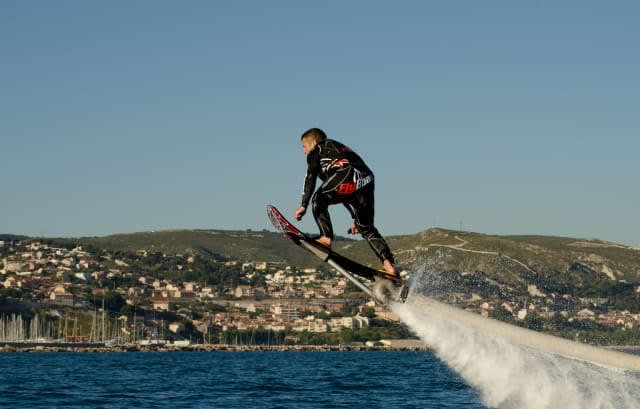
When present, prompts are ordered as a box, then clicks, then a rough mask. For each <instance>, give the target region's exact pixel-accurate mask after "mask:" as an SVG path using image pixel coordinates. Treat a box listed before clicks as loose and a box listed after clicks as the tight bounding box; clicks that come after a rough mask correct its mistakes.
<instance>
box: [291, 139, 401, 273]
mask: <svg viewBox="0 0 640 409" xmlns="http://www.w3.org/2000/svg"><path fill="white" fill-rule="evenodd" d="M300 140H301V141H302V150H303V151H304V154H305V155H307V174H306V177H305V179H304V188H303V193H302V204H301V206H300V207H299V208H298V209H297V210H296V211H295V218H296V220H300V219H302V216H304V215H305V213H306V212H307V208H308V206H309V202H310V201H311V202H312V207H313V216H314V218H315V220H316V223H317V225H318V228H319V229H320V237H319V238H318V239H317V242H318V243H320V244H322V245H323V246H325V247H328V248H331V242H332V240H333V238H334V234H333V226H332V224H331V218H330V216H329V205H333V204H338V203H342V204H343V205H344V206H345V207H346V208H347V210H349V213H350V214H351V216H352V217H353V225H352V226H351V228H350V229H349V232H350V233H351V234H356V233H358V232H360V234H361V235H362V237H363V238H364V239H365V240H367V242H368V243H369V246H370V247H371V249H373V251H374V252H375V254H376V255H377V256H378V258H379V259H380V261H382V265H383V266H384V269H385V271H386V272H387V274H389V275H392V276H398V272H397V271H396V268H395V266H394V259H393V254H392V253H391V249H389V246H388V245H387V242H386V241H385V240H384V238H383V237H382V235H380V233H379V232H378V230H377V229H376V228H375V226H374V225H373V213H374V206H373V203H374V200H373V198H374V194H373V193H374V178H373V172H371V169H369V168H368V167H367V165H366V164H365V163H364V161H363V160H362V158H361V157H360V156H358V154H356V153H355V152H354V151H352V150H351V149H349V148H348V147H346V146H345V145H343V144H341V143H340V142H337V141H334V140H331V139H327V135H326V134H325V133H324V132H323V131H322V130H321V129H318V128H311V129H309V130H308V131H306V132H305V133H303V134H302V136H301V137H300ZM318 177H319V178H320V180H322V186H320V187H319V188H318V190H317V191H316V192H315V193H313V191H314V189H315V186H316V178H318Z"/></svg>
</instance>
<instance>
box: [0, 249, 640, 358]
mask: <svg viewBox="0 0 640 409" xmlns="http://www.w3.org/2000/svg"><path fill="white" fill-rule="evenodd" d="M0 254H1V255H2V257H1V258H0V300H1V301H2V307H3V309H2V310H0V342H24V341H60V342H85V343H95V342H103V343H104V342H111V343H116V344H127V343H129V344H131V343H133V344H147V345H148V344H166V343H175V344H183V345H189V344H192V343H204V344H225V345H228V344H239V343H241V344H282V345H284V344H299V343H300V344H327V343H336V342H338V343H344V342H351V343H353V342H359V343H361V344H363V345H370V346H380V345H385V342H388V341H386V340H385V339H384V337H386V336H392V337H394V336H395V337H397V336H398V334H401V335H403V336H404V337H407V336H410V335H409V332H408V330H407V329H406V328H403V326H402V325H401V324H400V323H398V322H397V319H396V317H395V316H394V314H393V313H392V312H390V311H389V310H388V309H385V308H383V307H381V306H379V305H376V304H375V303H374V302H373V301H372V300H371V299H370V298H367V297H366V296H365V295H364V294H362V293H361V292H358V291H357V290H356V289H354V288H352V287H351V286H352V285H351V284H350V283H349V282H348V281H347V280H346V279H344V278H343V277H342V276H340V275H338V274H336V273H335V272H333V271H331V270H319V269H318V268H315V267H299V266H291V265H287V264H285V263H281V262H266V261H260V260H229V259H211V258H205V257H203V256H202V255H199V254H164V253H157V252H155V253H154V252H150V251H149V250H146V249H141V250H137V251H135V252H122V251H106V250H102V249H95V248H84V247H82V246H79V245H74V246H66V247H64V246H60V245H54V244H52V243H47V242H45V241H39V240H36V239H22V240H4V241H0ZM462 275H463V276H465V275H466V276H469V275H473V274H472V273H463V274H462ZM463 278H465V277H463ZM476 278H477V277H476ZM446 301H448V302H450V303H453V304H457V305H460V306H461V307H462V308H465V309H467V310H469V311H474V312H476V313H479V314H482V315H484V316H487V317H493V318H498V319H502V320H505V321H511V322H514V323H520V324H527V325H528V326H529V327H534V329H539V330H543V329H544V327H545V325H549V324H552V325H565V326H570V327H572V328H586V329H588V328H590V326H591V327H593V326H599V327H601V328H602V327H607V328H614V329H617V330H621V331H625V330H633V329H637V328H639V327H640V316H639V315H638V314H632V313H630V312H629V311H626V310H622V311H620V310H616V309H614V308H610V306H608V300H607V299H606V298H601V297H600V298H598V297H594V298H580V299H576V298H574V297H572V296H570V295H567V294H544V293H542V292H541V291H540V290H538V289H537V288H536V287H535V286H533V285H530V286H529V287H528V294H525V295H522V294H520V295H516V296H512V297H510V298H508V297H503V298H499V297H496V296H492V295H489V294H483V293H482V292H481V291H480V292H478V291H474V290H473V289H472V290H468V291H465V290H464V288H463V289H456V290H455V291H451V292H450V293H449V294H447V295H446ZM12 305H20V306H22V307H21V308H22V309H23V310H25V311H28V312H27V313H24V312H23V313H16V312H12V311H11V308H8V307H11V306H12ZM535 326H539V328H535Z"/></svg>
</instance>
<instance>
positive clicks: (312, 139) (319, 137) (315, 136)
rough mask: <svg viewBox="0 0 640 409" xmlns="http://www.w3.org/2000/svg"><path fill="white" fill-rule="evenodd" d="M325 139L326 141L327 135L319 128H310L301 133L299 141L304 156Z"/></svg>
mask: <svg viewBox="0 0 640 409" xmlns="http://www.w3.org/2000/svg"><path fill="white" fill-rule="evenodd" d="M325 139H327V134H325V133H324V131H323V130H322V129H319V128H311V129H309V130H308V131H306V132H305V133H303V134H302V136H301V137H300V140H301V141H302V150H303V151H304V154H305V155H308V154H309V152H311V151H312V150H313V148H315V147H316V145H317V144H319V143H320V142H322V141H324V140H325Z"/></svg>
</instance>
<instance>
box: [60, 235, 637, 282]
mask: <svg viewBox="0 0 640 409" xmlns="http://www.w3.org/2000/svg"><path fill="white" fill-rule="evenodd" d="M55 241H56V242H58V243H63V244H67V245H69V244H82V245H84V246H91V247H94V248H101V249H106V250H109V251H129V252H134V251H138V250H147V251H153V252H162V253H165V254H201V255H203V256H207V257H216V258H220V259H231V260H238V261H242V262H244V261H270V262H286V263H289V264H292V265H296V266H317V265H320V264H321V262H319V261H318V260H317V259H316V258H315V257H313V256H312V255H310V254H308V253H306V252H305V251H303V250H302V249H300V248H298V247H296V246H294V245H292V244H291V243H290V242H288V241H286V240H283V238H282V236H280V235H279V234H277V233H274V232H270V231H266V230H264V231H251V230H248V231H223V230H175V231H159V232H143V233H132V234H118V235H111V236H105V237H90V238H78V239H56V240H55ZM388 241H389V244H390V246H391V248H392V249H393V250H394V252H395V254H396V258H397V260H398V264H399V265H400V266H401V267H402V268H405V269H407V270H420V269H426V268H432V269H437V270H455V271H458V272H461V273H463V272H476V271H482V272H484V273H486V274H487V275H488V276H489V277H491V278H492V279H495V280H497V281H498V282H500V283H503V284H507V285H517V284H523V283H529V284H531V283H534V284H540V285H542V284H544V286H545V287H549V288H550V289H555V290H557V291H560V290H561V288H555V287H562V286H571V287H574V286H577V287H580V286H584V285H587V284H594V283H599V282H605V283H606V282H621V281H622V282H625V281H626V282H628V283H637V282H640V250H637V249H633V248H630V247H627V246H623V245H619V244H615V243H610V242H605V241H601V240H586V239H575V238H567V237H549V236H495V235H486V234H480V233H473V232H460V231H452V230H445V229H438V228H433V229H429V230H425V231H423V232H421V233H418V234H413V235H403V236H391V237H388ZM334 250H335V251H337V252H339V253H342V254H345V255H349V256H350V257H352V258H354V259H356V260H358V261H361V262H363V263H365V264H368V265H372V266H378V261H377V259H376V258H375V256H374V255H373V252H372V251H371V250H370V249H369V247H368V245H367V243H366V242H364V241H363V240H349V239H344V238H339V239H338V240H336V241H335V244H334Z"/></svg>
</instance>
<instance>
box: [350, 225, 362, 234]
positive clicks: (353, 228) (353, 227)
mask: <svg viewBox="0 0 640 409" xmlns="http://www.w3.org/2000/svg"><path fill="white" fill-rule="evenodd" d="M347 232H348V233H349V234H358V233H359V232H360V231H359V230H358V227H357V226H356V224H355V223H353V224H351V227H349V230H348V231H347Z"/></svg>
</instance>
